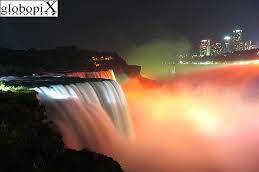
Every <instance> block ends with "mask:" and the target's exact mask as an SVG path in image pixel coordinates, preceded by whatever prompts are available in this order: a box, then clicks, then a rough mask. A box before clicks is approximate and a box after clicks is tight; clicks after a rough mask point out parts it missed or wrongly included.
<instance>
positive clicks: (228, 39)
mask: <svg viewBox="0 0 259 172" xmlns="http://www.w3.org/2000/svg"><path fill="white" fill-rule="evenodd" d="M230 43H231V37H230V36H225V37H224V44H225V45H224V53H229V52H231V47H230Z"/></svg>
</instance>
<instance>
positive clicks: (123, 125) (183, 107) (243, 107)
mask: <svg viewBox="0 0 259 172" xmlns="http://www.w3.org/2000/svg"><path fill="white" fill-rule="evenodd" d="M107 82H108V81H106V83H98V84H100V86H98V84H97V83H95V84H94V86H93V85H92V84H89V83H86V84H85V85H84V86H82V85H70V86H57V87H53V88H37V89H36V91H38V92H40V95H39V97H40V99H41V101H42V102H44V104H46V107H47V112H48V113H49V116H50V119H51V120H53V121H55V122H56V123H57V125H58V126H59V129H60V130H61V133H62V134H63V136H64V142H65V143H66V144H67V145H68V146H69V147H72V148H76V149H81V148H90V149H92V150H96V151H99V152H101V153H105V154H107V155H109V156H112V157H113V158H114V159H116V160H117V161H119V163H120V164H121V165H122V167H123V169H124V170H125V171H128V172H143V171H151V172H158V171H161V172H162V171H163V172H172V171H177V172H193V171H199V172H203V171H220V172H244V171H245V172H257V171H258V170H259V169H258V165H257V161H258V160H259V157H258V155H259V150H258V146H259V145H258V144H259V137H258V131H259V117H258V114H257V113H258V112H259V107H258V106H257V103H258V100H257V97H258V96H257V95H258V94H257V93H258V91H257V90H258V89H257V88H258V84H259V66H257V65H249V66H230V67H224V68H220V69H213V70H208V71H203V72H197V73H194V74H187V75H182V76H179V77H174V78H169V79H168V80H167V81H164V82H163V84H161V86H157V87H148V88H146V87H143V85H142V83H140V82H139V81H138V80H131V81H129V82H128V83H125V84H124V85H123V89H124V92H125V94H126V98H127V101H128V110H129V114H130V118H131V120H129V117H128V116H127V115H126V114H127V113H126V112H125V111H123V110H125V109H121V110H118V108H120V107H123V108H126V105H125V100H124V98H123V97H124V96H123V94H122V92H121V90H120V87H119V86H118V85H117V84H116V86H115V85H114V84H115V82H113V84H111V83H109V84H108V83H107ZM86 85H88V86H86ZM89 85H91V86H89ZM86 87H87V89H86ZM118 90H120V91H118ZM57 93H58V94H57ZM68 97H69V98H68ZM67 98H68V99H67ZM60 100H62V101H60ZM122 102H124V103H123V104H124V105H125V106H124V105H123V106H118V104H120V105H121V103H122ZM114 118H115V119H114ZM116 118H119V120H116ZM125 119H127V120H125ZM130 121H132V124H130ZM130 126H133V127H132V128H133V129H134V132H135V135H134V137H131V136H129V135H128V137H125V135H124V136H123V135H121V134H120V133H128V132H129V131H132V130H131V129H130V130H129V128H128V127H130ZM117 131H120V132H117ZM125 131H127V132H125ZM126 135H127V134H126Z"/></svg>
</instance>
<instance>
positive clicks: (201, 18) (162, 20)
mask: <svg viewBox="0 0 259 172" xmlns="http://www.w3.org/2000/svg"><path fill="white" fill-rule="evenodd" d="M59 2H60V3H59V7H60V8H59V15H60V17H59V18H58V19H53V18H52V19H46V18H44V19H43V18H38V19H31V18H25V19H22V18H18V19H10V18H2V19H0V21H1V24H0V30H1V32H0V37H1V39H0V46H2V47H12V48H19V49H20V48H32V47H33V48H53V47H56V46H70V45H75V46H78V47H81V48H85V49H95V50H112V51H117V52H123V51H125V50H126V49H128V48H129V47H132V46H135V47H137V46H138V45H142V44H145V43H148V42H150V41H152V40H168V41H177V40H179V39H184V40H187V41H189V42H190V43H191V45H196V46H197V44H198V43H199V41H200V39H205V38H212V39H221V38H222V37H223V36H224V34H226V33H231V31H232V30H233V29H234V28H241V29H243V30H244V33H245V37H246V38H247V39H252V40H254V41H256V42H257V43H259V22H258V21H259V1H258V0H232V1H230V0H228V1H227V0H206V1H205V0H164V1H163V0H157V1H152V0H138V1H135V0H130V1H127V2H126V1H122V0H120V1H118V0H113V1H109V0H102V1H99V0H93V1H89V0H76V1H74V0H59Z"/></svg>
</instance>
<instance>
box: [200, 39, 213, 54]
mask: <svg viewBox="0 0 259 172" xmlns="http://www.w3.org/2000/svg"><path fill="white" fill-rule="evenodd" d="M210 50H211V47H210V40H209V39H206V40H202V41H201V45H200V56H201V57H204V56H210V54H211V52H210Z"/></svg>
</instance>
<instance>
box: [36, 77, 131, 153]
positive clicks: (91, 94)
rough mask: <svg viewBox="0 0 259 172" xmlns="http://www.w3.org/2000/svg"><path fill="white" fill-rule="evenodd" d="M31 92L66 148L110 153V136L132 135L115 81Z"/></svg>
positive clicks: (125, 104) (123, 101) (54, 86)
mask: <svg viewBox="0 0 259 172" xmlns="http://www.w3.org/2000/svg"><path fill="white" fill-rule="evenodd" d="M34 90H35V91H37V92H38V98H39V100H40V102H41V103H42V104H44V106H45V107H46V113H47V115H48V118H49V120H51V121H53V122H54V123H55V124H56V125H57V127H58V129H59V131H60V132H61V134H62V136H63V141H64V143H65V144H66V145H67V146H68V147H69V148H74V149H83V148H90V149H91V150H94V151H98V152H105V153H109V152H110V150H109V148H110V147H111V146H112V145H111V144H112V143H113V141H112V140H111V139H114V137H113V135H116V137H117V135H119V134H118V132H119V133H120V136H128V137H129V136H130V135H131V134H132V131H131V124H130V119H129V116H128V112H127V103H126V100H125V97H124V94H123V92H122V89H121V88H120V86H119V84H117V83H116V82H115V81H100V82H98V81H96V82H89V83H78V84H70V85H53V86H51V87H40V88H35V89H34ZM108 145H109V146H108Z"/></svg>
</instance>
